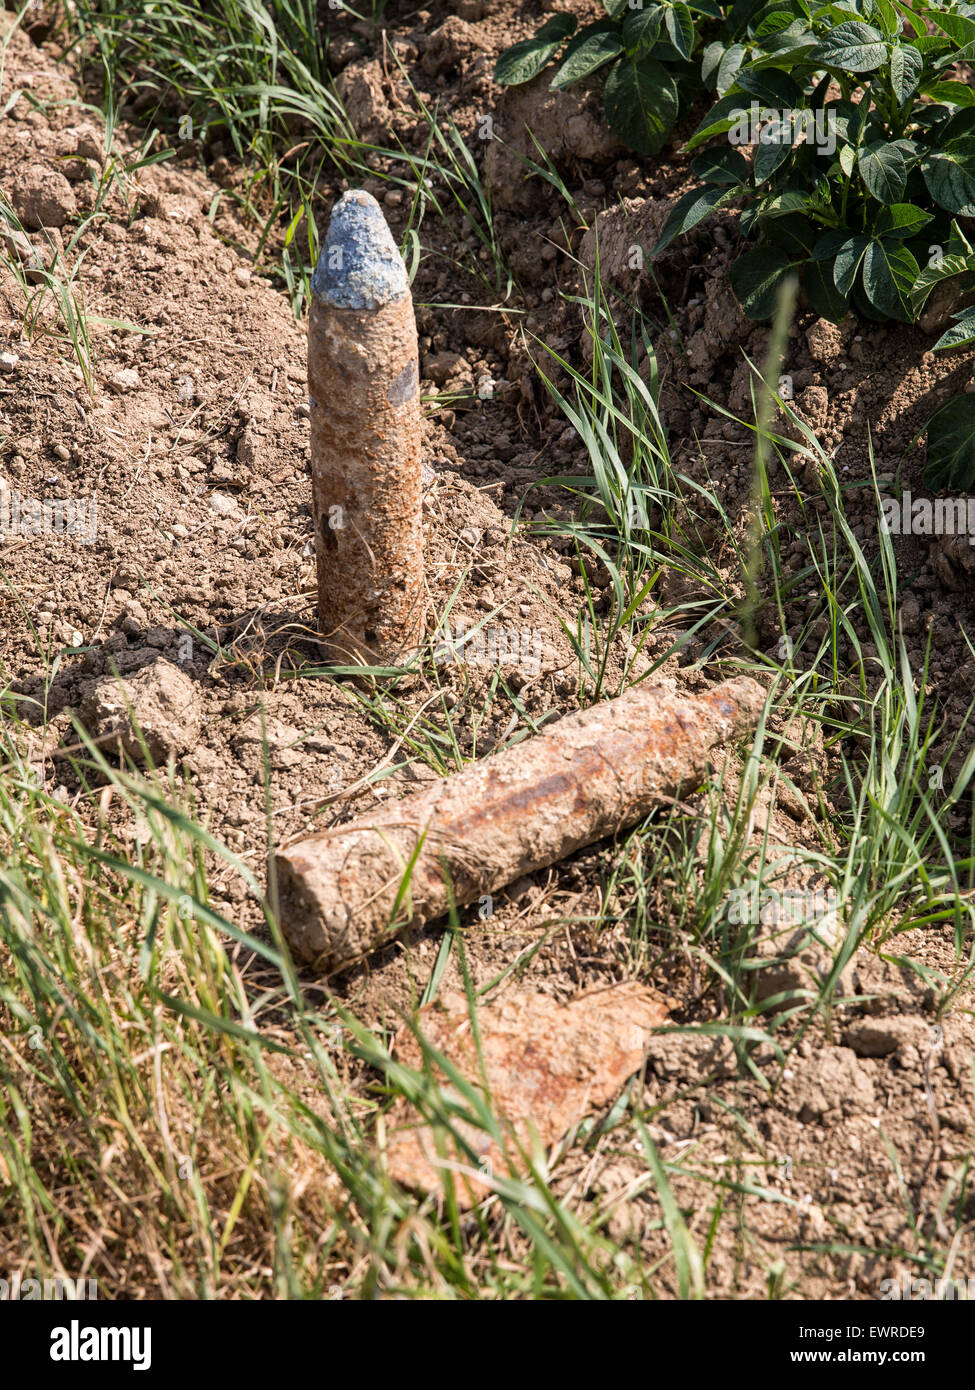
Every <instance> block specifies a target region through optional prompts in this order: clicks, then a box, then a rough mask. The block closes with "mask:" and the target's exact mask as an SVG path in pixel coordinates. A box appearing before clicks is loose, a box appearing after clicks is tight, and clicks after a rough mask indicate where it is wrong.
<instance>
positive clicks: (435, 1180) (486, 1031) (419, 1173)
mask: <svg viewBox="0 0 975 1390" xmlns="http://www.w3.org/2000/svg"><path fill="white" fill-rule="evenodd" d="M666 1020H667V1001H665V1000H663V999H662V998H661V997H660V996H659V995H657V994H655V993H654V992H653V991H651V990H649V989H645V988H644V987H643V986H641V985H637V984H632V983H627V984H621V985H613V986H611V987H610V988H608V989H604V990H599V991H595V992H592V993H589V994H586V995H584V996H582V997H580V998H579V999H576V1000H573V1001H571V1002H570V1003H568V1004H565V1005H561V1004H558V1003H556V1001H555V1000H554V999H552V998H551V996H550V995H547V994H538V993H534V992H529V991H525V990H510V991H507V992H506V993H505V994H504V995H503V997H502V998H501V999H500V1000H499V1001H498V1002H497V1003H493V1004H487V1005H482V1006H480V1007H479V1008H478V1011H477V1023H478V1029H479V1033H480V1039H481V1051H482V1056H483V1063H484V1066H483V1072H482V1070H481V1066H480V1065H479V1061H478V1055H477V1048H476V1046H475V1044H474V1038H473V1032H472V1028H471V1022H470V1018H469V1015H468V1009H467V1000H466V998H465V997H464V996H463V995H460V994H448V995H446V996H445V997H444V998H443V1000H442V1001H440V1002H438V1003H436V1004H431V1005H429V1006H428V1007H427V1008H424V1009H421V1010H420V1012H419V1015H418V1017H417V1026H418V1028H419V1029H420V1031H421V1032H422V1034H423V1036H424V1038H425V1039H426V1040H427V1042H428V1043H429V1044H430V1046H432V1047H433V1048H434V1049H435V1050H436V1051H437V1052H440V1053H442V1054H443V1055H445V1056H446V1057H447V1058H449V1059H450V1061H451V1062H453V1063H454V1065H455V1066H456V1067H457V1068H458V1070H459V1071H460V1072H461V1074H462V1075H463V1076H464V1078H465V1080H467V1081H468V1082H470V1083H471V1084H472V1085H474V1086H476V1087H477V1088H478V1090H479V1091H480V1092H481V1093H482V1094H483V1095H486V1097H487V1098H488V1099H489V1103H490V1107H491V1110H492V1112H493V1114H494V1115H495V1116H496V1117H497V1118H498V1119H499V1120H501V1121H502V1133H503V1138H504V1143H503V1144H502V1143H499V1142H497V1141H496V1140H494V1139H492V1137H491V1136H490V1134H487V1133H486V1132H485V1131H484V1130H483V1129H481V1128H480V1127H479V1126H478V1125H476V1124H471V1123H469V1122H467V1121H463V1120H462V1121H458V1122H457V1123H456V1128H457V1130H458V1131H459V1133H460V1134H461V1135H462V1136H463V1139H464V1140H465V1141H466V1143H467V1144H468V1145H469V1146H470V1148H471V1149H472V1150H473V1154H474V1157H473V1158H472V1157H471V1155H470V1154H469V1153H467V1152H465V1151H464V1149H463V1148H462V1147H461V1146H459V1145H456V1144H455V1143H454V1142H453V1141H452V1140H451V1141H449V1142H448V1145H447V1148H446V1155H445V1157H446V1162H447V1163H448V1164H450V1165H453V1166H454V1171H455V1173H456V1174H457V1182H456V1191H457V1195H458V1200H459V1202H460V1205H461V1206H462V1207H469V1206H471V1205H473V1204H474V1202H476V1201H479V1200H480V1199H481V1197H483V1196H485V1195H486V1194H487V1193H488V1192H489V1191H491V1187H490V1184H489V1182H487V1181H485V1179H486V1178H487V1177H488V1175H490V1174H494V1175H497V1176H500V1177H508V1176H520V1175H521V1174H522V1173H523V1172H524V1163H523V1161H522V1159H521V1158H520V1156H519V1152H518V1145H519V1144H520V1145H521V1146H522V1148H523V1149H525V1150H526V1151H527V1152H529V1153H531V1151H532V1146H533V1143H534V1144H536V1145H537V1144H541V1145H543V1146H544V1147H545V1148H546V1149H548V1148H550V1147H551V1145H552V1144H554V1143H556V1142H557V1141H558V1140H559V1139H561V1138H562V1136H563V1135H564V1134H566V1133H567V1132H568V1131H569V1130H570V1129H571V1128H572V1127H573V1126H574V1125H576V1124H578V1123H579V1121H580V1120H582V1119H584V1118H585V1116H586V1115H589V1114H593V1113H595V1112H598V1111H600V1110H601V1109H603V1108H604V1107H606V1106H607V1105H609V1104H610V1103H611V1102H612V1101H613V1100H615V1099H616V1097H617V1096H618V1095H619V1093H620V1091H621V1089H622V1087H623V1085H624V1084H625V1082H626V1080H627V1078H628V1077H630V1076H632V1075H633V1073H634V1072H636V1071H638V1070H639V1068H640V1067H641V1065H642V1063H643V1056H644V1051H645V1049H646V1045H647V1039H648V1038H649V1036H650V1033H651V1032H652V1030H653V1029H654V1028H658V1027H660V1026H661V1024H663V1023H665V1022H666ZM393 1050H394V1055H395V1057H396V1060H397V1061H399V1062H402V1063H403V1064H404V1065H406V1066H409V1067H412V1068H414V1069H416V1070H422V1068H423V1051H422V1048H421V1046H420V1043H419V1041H418V1039H417V1038H416V1036H415V1035H414V1033H413V1031H412V1030H411V1029H409V1028H406V1027H404V1028H402V1029H401V1030H400V1032H399V1033H398V1034H397V1036H396V1039H395V1040H394V1048H393ZM435 1075H436V1073H435ZM436 1079H437V1080H438V1082H440V1083H441V1084H444V1083H445V1078H444V1077H443V1076H442V1075H436ZM485 1083H486V1085H485ZM386 1135H387V1140H386V1165H387V1168H388V1171H389V1173H390V1175H391V1176H392V1177H393V1178H395V1179H396V1181H397V1182H399V1183H402V1184H403V1186H404V1187H411V1188H417V1189H419V1190H420V1191H423V1192H434V1191H436V1190H437V1189H438V1188H440V1187H441V1185H442V1181H443V1172H444V1163H445V1159H444V1158H441V1157H440V1155H438V1152H437V1147H436V1142H435V1139H434V1135H433V1131H432V1129H431V1128H430V1127H429V1126H428V1125H426V1124H425V1123H424V1121H423V1120H422V1117H421V1116H420V1115H419V1114H418V1113H417V1112H416V1111H415V1110H414V1109H413V1107H412V1106H411V1105H410V1103H409V1102H408V1101H407V1100H405V1099H404V1098H402V1097H401V1098H400V1099H399V1100H398V1101H397V1102H396V1103H395V1105H394V1106H393V1108H392V1110H391V1111H390V1113H389V1114H388V1115H387V1117H386ZM442 1137H443V1138H446V1134H444V1135H443V1136H442ZM478 1175H480V1176H478Z"/></svg>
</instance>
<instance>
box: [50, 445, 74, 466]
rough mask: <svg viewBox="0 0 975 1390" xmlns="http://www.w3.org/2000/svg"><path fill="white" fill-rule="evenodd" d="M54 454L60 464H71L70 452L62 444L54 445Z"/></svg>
mask: <svg viewBox="0 0 975 1390" xmlns="http://www.w3.org/2000/svg"><path fill="white" fill-rule="evenodd" d="M54 453H55V455H56V456H57V458H59V459H60V460H61V462H62V463H70V462H71V450H70V449H69V448H68V447H67V446H66V445H64V444H55V446H54Z"/></svg>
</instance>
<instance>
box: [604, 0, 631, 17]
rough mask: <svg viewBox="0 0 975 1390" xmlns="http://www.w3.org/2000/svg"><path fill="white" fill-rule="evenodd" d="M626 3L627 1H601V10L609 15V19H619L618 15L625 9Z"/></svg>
mask: <svg viewBox="0 0 975 1390" xmlns="http://www.w3.org/2000/svg"><path fill="white" fill-rule="evenodd" d="M627 3H628V0H603V9H604V10H605V11H606V13H607V14H608V15H609V17H610V19H619V17H620V15H621V14H622V13H623V11H624V10H625V9H626V6H627Z"/></svg>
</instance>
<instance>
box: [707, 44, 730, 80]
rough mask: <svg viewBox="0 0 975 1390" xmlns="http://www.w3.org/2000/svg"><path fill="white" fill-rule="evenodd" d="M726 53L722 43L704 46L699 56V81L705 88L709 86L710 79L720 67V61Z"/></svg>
mask: <svg viewBox="0 0 975 1390" xmlns="http://www.w3.org/2000/svg"><path fill="white" fill-rule="evenodd" d="M726 52H727V50H726V48H725V46H724V44H723V43H718V41H717V40H715V42H714V43H709V44H705V46H704V52H703V53H702V54H701V81H702V82H703V83H704V85H705V87H710V86H711V78H712V77H715V76H716V74H717V71H718V68H719V67H720V66H721V59H722V58H723V57H724V55H725V53H726Z"/></svg>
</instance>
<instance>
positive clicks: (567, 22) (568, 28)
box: [494, 0, 727, 155]
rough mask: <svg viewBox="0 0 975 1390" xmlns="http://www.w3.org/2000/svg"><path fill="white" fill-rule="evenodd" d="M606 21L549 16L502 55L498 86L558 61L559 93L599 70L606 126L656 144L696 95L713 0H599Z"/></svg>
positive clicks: (715, 8)
mask: <svg viewBox="0 0 975 1390" xmlns="http://www.w3.org/2000/svg"><path fill="white" fill-rule="evenodd" d="M603 7H604V9H605V10H606V11H607V16H606V18H605V19H599V20H595V21H594V22H593V23H592V24H587V25H585V26H584V27H583V28H582V29H580V30H579V31H578V33H577V32H576V25H577V21H576V19H575V16H574V15H568V14H556V15H553V16H552V17H551V18H550V19H547V20H546V21H545V23H544V24H543V25H542V26H541V28H540V29H539V30H538V32H537V33H536V34H535V35H534V36H533V37H532V38H530V39H524V40H523V41H522V42H521V43H516V44H514V45H513V46H512V47H511V48H509V49H507V50H506V51H505V52H504V53H502V54H501V56H500V58H499V59H498V61H497V64H496V66H495V71H494V77H495V81H496V82H499V83H500V84H501V85H502V86H514V85H517V84H520V83H523V82H530V81H532V80H533V79H534V78H536V77H537V76H538V75H539V73H541V72H542V71H544V69H545V68H547V67H548V66H549V65H550V64H552V63H555V64H557V66H556V68H555V72H554V75H553V77H552V81H551V83H550V88H551V90H552V91H559V90H561V89H562V88H564V87H569V86H571V85H572V84H573V83H575V82H580V81H582V79H583V78H587V77H589V76H591V75H592V74H593V73H595V72H604V74H605V81H604V84H603V106H604V110H605V114H606V120H607V122H608V124H609V126H610V128H611V129H612V130H613V132H614V133H615V134H616V135H617V136H618V137H619V138H620V140H622V142H623V144H625V145H627V146H628V147H629V148H630V149H631V150H634V151H635V152H636V153H637V154H643V155H653V154H656V153H657V152H658V151H659V150H660V149H661V148H662V146H663V144H664V142H665V141H666V139H667V136H668V135H669V133H670V130H671V128H672V127H673V125H674V122H675V121H676V120H677V117H678V115H680V114H681V112H682V111H683V110H685V109H686V107H687V105H688V104H689V103H690V102H692V101H693V100H694V99H695V98H696V97H697V96H698V95H699V93H700V90H701V76H700V65H699V59H700V51H701V35H700V25H701V24H702V23H707V22H708V21H711V22H712V27H713V23H714V22H715V21H720V20H721V19H722V18H723V14H724V9H725V8H727V7H723V6H721V5H719V4H718V3H717V0H687V3H685V2H684V0H664V3H661V4H655V3H652V0H639V3H636V0H603Z"/></svg>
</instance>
